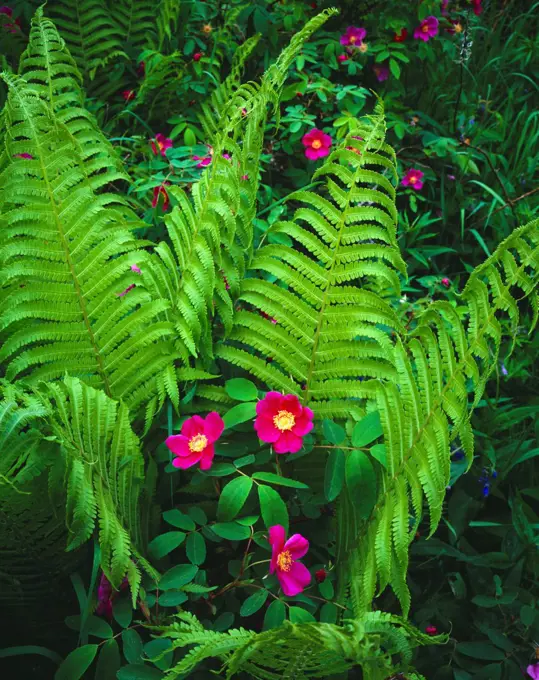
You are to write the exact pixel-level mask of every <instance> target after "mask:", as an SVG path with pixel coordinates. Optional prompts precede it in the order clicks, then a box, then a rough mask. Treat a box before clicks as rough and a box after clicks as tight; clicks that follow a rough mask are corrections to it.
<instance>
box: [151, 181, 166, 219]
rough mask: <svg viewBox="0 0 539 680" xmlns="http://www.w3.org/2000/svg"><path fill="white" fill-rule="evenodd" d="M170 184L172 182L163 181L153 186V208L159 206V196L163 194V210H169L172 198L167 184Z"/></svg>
mask: <svg viewBox="0 0 539 680" xmlns="http://www.w3.org/2000/svg"><path fill="white" fill-rule="evenodd" d="M169 184H170V182H163V183H162V184H159V185H158V186H156V187H154V188H153V199H152V208H157V204H158V203H159V196H163V211H164V212H166V211H167V210H168V208H169V206H170V199H169V197H168V193H167V190H166V189H165V186H168V185H169Z"/></svg>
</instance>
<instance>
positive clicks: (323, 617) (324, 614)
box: [320, 602, 338, 623]
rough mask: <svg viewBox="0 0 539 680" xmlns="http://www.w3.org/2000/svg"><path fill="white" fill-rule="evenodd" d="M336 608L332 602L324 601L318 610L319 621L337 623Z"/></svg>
mask: <svg viewBox="0 0 539 680" xmlns="http://www.w3.org/2000/svg"><path fill="white" fill-rule="evenodd" d="M337 615H338V610H337V607H336V606H335V605H334V604H333V602H326V604H325V605H323V606H322V609H321V610H320V622H321V623H337Z"/></svg>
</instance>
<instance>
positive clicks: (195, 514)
mask: <svg viewBox="0 0 539 680" xmlns="http://www.w3.org/2000/svg"><path fill="white" fill-rule="evenodd" d="M187 512H188V513H189V517H190V518H191V519H192V520H194V521H195V522H196V523H197V524H199V525H200V526H204V525H205V524H207V523H208V518H207V517H206V513H205V512H204V510H203V509H202V508H199V507H198V506H197V505H192V506H191V507H190V508H189V510H188V511H187ZM193 528H194V527H193Z"/></svg>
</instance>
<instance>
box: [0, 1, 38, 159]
mask: <svg viewBox="0 0 539 680" xmlns="http://www.w3.org/2000/svg"><path fill="white" fill-rule="evenodd" d="M0 9H2V8H1V7H0ZM13 158H26V159H27V160H29V161H31V160H33V159H34V157H33V156H32V154H31V153H15V154H13Z"/></svg>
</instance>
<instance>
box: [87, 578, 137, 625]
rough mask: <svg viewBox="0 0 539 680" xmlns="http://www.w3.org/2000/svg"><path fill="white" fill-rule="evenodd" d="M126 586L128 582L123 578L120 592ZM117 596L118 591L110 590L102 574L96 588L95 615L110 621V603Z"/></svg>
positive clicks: (106, 579)
mask: <svg viewBox="0 0 539 680" xmlns="http://www.w3.org/2000/svg"><path fill="white" fill-rule="evenodd" d="M128 586H129V582H128V580H127V577H125V578H124V579H123V581H122V583H121V585H120V590H125V589H126V588H127V587H128ZM117 594H118V591H117V590H114V589H113V588H112V583H111V582H110V581H109V580H108V578H107V577H106V576H105V574H104V572H102V573H101V579H100V580H99V585H98V587H97V607H96V610H95V613H96V614H97V615H98V616H106V617H107V618H108V619H112V601H113V600H114V598H115V597H116V595H117Z"/></svg>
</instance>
